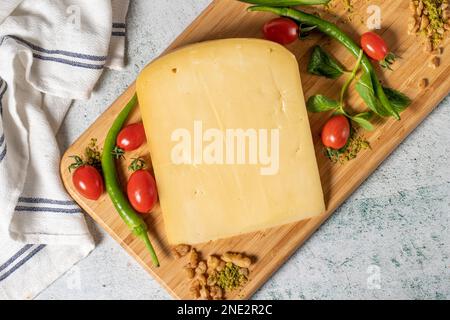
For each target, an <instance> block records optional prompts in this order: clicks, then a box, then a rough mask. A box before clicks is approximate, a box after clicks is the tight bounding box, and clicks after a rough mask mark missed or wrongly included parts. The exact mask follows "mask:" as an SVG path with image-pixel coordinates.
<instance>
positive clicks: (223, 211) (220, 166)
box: [136, 39, 325, 244]
mask: <svg viewBox="0 0 450 320" xmlns="http://www.w3.org/2000/svg"><path fill="white" fill-rule="evenodd" d="M136 87H137V95H138V100H139V105H140V111H141V114H142V119H143V122H144V126H145V131H146V134H147V138H148V145H149V149H150V155H151V158H152V165H153V168H154V171H155V178H156V182H157V186H158V193H159V199H160V204H161V209H162V212H163V217H164V224H165V229H166V233H167V237H168V240H169V242H170V243H171V244H178V243H187V244H196V243H201V242H206V241H209V240H215V239H220V238H226V237H230V236H235V235H239V234H242V233H247V232H252V231H257V230H263V229H266V228H270V227H275V226H279V225H282V224H286V223H291V222H294V221H299V220H302V219H307V218H310V217H313V216H317V215H319V214H321V213H322V212H324V210H325V204H324V200H323V193H322V187H321V183H320V177H319V172H318V168H317V162H316V158H315V153H314V147H313V142H312V137H311V131H310V127H309V121H308V115H307V111H306V107H305V100H304V97H303V92H302V87H301V82H300V74H299V70H298V65H297V61H296V59H295V57H294V56H293V55H292V53H290V52H289V51H288V50H287V49H286V48H284V47H283V46H280V45H278V44H276V43H273V42H269V41H265V40H258V39H224V40H214V41H207V42H202V43H197V44H193V45H189V46H187V47H183V48H181V49H179V50H177V51H174V52H172V53H169V54H167V55H165V56H163V57H160V58H159V59H157V60H155V61H154V62H152V63H151V64H149V65H148V66H147V67H146V68H145V69H144V70H143V71H142V73H141V74H140V75H139V77H138V79H137V83H136ZM239 130H240V131H239ZM264 132H265V133H264ZM228 133H229V135H230V137H235V138H236V136H234V135H233V134H235V135H237V134H243V133H244V135H243V138H242V139H241V140H240V142H241V143H240V144H239V141H238V138H236V139H231V138H229V137H228V136H227V134H228ZM255 137H256V138H255ZM228 138H229V140H227V139H228ZM233 143H234V145H233ZM277 145H278V152H276V151H277V150H276V149H277V148H276V146H277ZM188 146H189V148H188ZM220 146H222V147H220ZM227 147H228V148H227ZM239 148H241V149H239ZM187 150H190V152H187ZM232 150H234V154H233V152H232ZM239 157H240V158H239ZM238 158H239V159H238Z"/></svg>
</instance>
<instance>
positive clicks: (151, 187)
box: [127, 170, 158, 213]
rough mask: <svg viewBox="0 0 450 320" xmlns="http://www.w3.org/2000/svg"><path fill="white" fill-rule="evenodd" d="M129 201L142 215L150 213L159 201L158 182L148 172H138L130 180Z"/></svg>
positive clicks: (128, 187) (128, 188)
mask: <svg viewBox="0 0 450 320" xmlns="http://www.w3.org/2000/svg"><path fill="white" fill-rule="evenodd" d="M127 194H128V200H130V203H131V205H132V206H133V208H134V209H135V210H136V211H138V212H140V213H148V212H150V211H151V210H152V209H153V207H154V206H155V203H156V201H157V200H158V191H157V190H156V182H155V179H154V178H153V176H152V175H151V173H150V172H148V171H147V170H137V171H135V172H133V173H132V174H131V176H130V179H128V185H127Z"/></svg>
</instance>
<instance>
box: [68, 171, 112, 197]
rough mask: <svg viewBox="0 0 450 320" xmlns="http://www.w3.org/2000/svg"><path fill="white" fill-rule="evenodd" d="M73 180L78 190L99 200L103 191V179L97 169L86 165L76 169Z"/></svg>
mask: <svg viewBox="0 0 450 320" xmlns="http://www.w3.org/2000/svg"><path fill="white" fill-rule="evenodd" d="M72 182H73V185H74V186H75V188H76V189H77V191H78V192H79V193H80V194H81V195H82V196H83V197H85V198H87V199H91V200H97V199H98V198H99V197H100V196H101V195H102V193H103V190H104V185H103V179H102V176H101V175H100V173H99V172H98V170H97V169H95V168H94V167H92V166H89V165H84V166H81V167H79V168H77V169H76V170H75V172H74V173H73V175H72Z"/></svg>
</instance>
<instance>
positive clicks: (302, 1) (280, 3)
mask: <svg viewBox="0 0 450 320" xmlns="http://www.w3.org/2000/svg"><path fill="white" fill-rule="evenodd" d="M241 1H242V2H247V3H252V4H258V5H265V6H273V7H287V6H308V5H316V4H327V3H328V2H330V0H241Z"/></svg>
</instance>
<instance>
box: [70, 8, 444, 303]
mask: <svg viewBox="0 0 450 320" xmlns="http://www.w3.org/2000/svg"><path fill="white" fill-rule="evenodd" d="M334 2H336V1H334ZM372 2H373V3H374V4H378V5H379V6H380V7H381V10H382V11H381V12H382V30H380V32H381V33H382V34H383V37H384V38H385V39H386V41H387V42H388V45H389V46H390V48H391V50H392V51H394V52H396V53H397V54H398V55H399V56H401V59H399V60H398V61H397V62H396V63H395V65H394V68H395V72H387V71H381V70H378V71H379V72H378V74H380V75H381V79H382V81H383V83H384V84H385V85H388V86H390V87H393V88H396V89H398V90H401V91H402V92H404V93H405V94H407V95H408V96H409V97H411V98H412V99H413V104H412V105H411V106H410V107H409V109H408V110H407V111H405V112H403V113H402V119H401V121H395V120H393V119H389V120H382V119H378V120H376V122H375V124H376V127H377V128H376V130H375V131H374V132H372V133H367V134H366V138H367V139H368V140H369V141H370V143H371V146H372V150H367V151H363V152H362V153H360V154H359V155H358V157H357V159H355V160H353V161H351V162H349V163H347V164H345V165H336V164H332V163H331V162H330V161H329V160H328V159H326V158H325V156H324V155H323V152H322V147H321V143H320V141H319V132H320V128H321V127H322V125H323V123H324V121H325V120H326V119H327V116H326V115H324V114H310V123H311V129H312V132H313V138H314V144H315V148H316V155H317V161H318V165H319V170H320V175H321V181H322V186H323V190H324V194H325V201H326V205H327V208H328V209H327V211H326V212H324V213H323V214H322V215H321V216H319V217H316V218H314V219H309V220H306V221H301V222H298V223H295V224H289V225H285V226H282V227H279V228H273V229H269V230H263V231H260V232H254V233H251V234H246V235H242V236H238V237H233V238H228V239H224V240H219V241H214V242H209V243H205V244H202V245H199V246H197V248H198V249H199V250H200V251H201V252H202V254H203V255H204V256H205V257H206V256H207V255H209V254H221V253H223V252H225V251H228V250H232V251H243V252H246V253H247V254H249V255H251V256H254V258H255V259H256V261H257V262H256V263H255V264H254V266H253V267H252V269H251V279H250V281H249V283H248V284H247V285H246V286H245V287H244V288H243V290H241V291H239V292H232V293H229V294H228V298H229V299H241V298H242V299H245V298H249V297H250V296H251V295H252V294H253V293H254V292H255V291H256V290H257V289H258V288H259V287H260V286H261V285H262V284H263V283H264V282H265V281H267V279H268V278H269V277H270V276H271V275H272V273H273V272H274V271H276V270H277V269H278V268H279V267H280V266H281V265H282V264H283V263H284V262H285V261H286V259H287V258H288V257H289V256H290V255H291V254H292V253H293V252H294V251H295V250H297V249H298V248H299V246H300V245H301V244H302V243H303V242H304V241H305V240H306V239H308V237H309V236H310V235H311V234H312V233H313V232H314V231H315V230H316V229H317V228H318V227H319V226H320V225H321V224H322V223H323V222H324V221H325V220H326V219H327V218H328V217H329V216H330V215H331V213H332V212H333V211H334V210H335V209H336V208H337V207H338V206H339V205H340V204H341V203H342V202H343V201H344V200H345V199H347V197H348V196H349V195H350V194H351V193H352V192H353V191H354V190H355V189H356V188H357V187H358V186H359V185H360V184H361V183H362V182H363V181H364V180H365V179H366V178H367V177H368V176H369V175H370V174H371V173H372V172H373V171H374V170H375V169H376V168H377V167H378V166H379V165H380V163H381V162H382V161H383V160H384V159H385V158H386V157H387V156H388V155H389V154H390V153H391V152H392V151H393V150H394V149H395V148H396V147H397V145H398V144H400V143H401V142H402V140H403V139H404V138H405V137H406V136H407V135H408V134H409V133H410V132H411V131H412V130H413V129H414V128H415V127H416V126H417V125H418V124H419V123H420V122H421V121H422V120H423V119H424V118H425V117H426V116H427V115H428V114H429V113H430V112H431V111H432V110H433V108H434V107H435V106H436V105H437V104H438V103H439V102H440V101H441V100H442V99H443V98H444V97H445V96H446V95H447V94H448V93H449V90H450V80H449V79H448V75H449V72H450V64H449V63H448V62H446V61H449V59H450V53H449V51H448V50H444V52H443V54H442V55H441V61H443V63H442V64H441V66H440V67H439V68H437V69H432V68H430V67H428V61H429V60H430V58H431V56H430V55H429V54H427V53H425V52H424V51H423V49H422V47H423V46H422V43H421V39H420V38H418V37H416V36H408V35H407V33H406V29H407V19H408V16H409V13H408V1H407V0H403V1H372ZM336 3H337V5H336V6H334V7H332V8H331V10H330V12H321V13H322V14H323V16H324V17H326V18H328V19H331V20H333V21H335V22H337V23H338V24H339V25H340V26H341V27H342V28H343V29H344V30H345V31H347V32H349V33H350V34H352V35H353V36H354V38H355V39H356V38H357V37H356V35H357V34H360V33H362V32H364V31H366V30H367V29H366V27H365V25H364V24H363V23H362V21H364V20H365V18H366V16H367V14H366V8H367V5H368V4H367V3H366V1H356V4H355V7H354V12H353V13H351V14H347V15H346V17H350V19H351V21H349V20H348V19H346V21H344V22H343V21H340V20H339V19H338V18H337V16H342V15H343V12H344V9H343V8H342V7H341V6H340V3H341V2H340V1H338V2H336ZM371 4H372V3H371ZM245 8H246V5H244V4H241V3H239V2H237V1H233V0H216V1H214V2H213V3H212V4H211V5H210V6H209V7H208V8H207V9H206V10H205V11H204V12H203V13H202V14H201V15H200V16H199V17H198V18H197V19H196V20H195V21H194V22H193V23H192V24H191V25H190V26H189V27H188V28H187V29H186V30H185V31H184V32H183V33H182V34H181V35H180V36H179V37H178V38H177V39H176V40H175V41H174V43H173V44H172V45H170V47H169V48H168V49H167V50H172V49H174V48H177V47H180V46H183V45H185V44H189V43H194V42H198V41H203V40H208V39H219V38H232V37H261V34H260V28H261V26H262V24H263V23H264V22H265V21H266V20H267V19H268V18H270V17H272V16H271V15H270V14H265V13H257V12H254V13H249V12H246V10H245ZM308 10H309V11H319V12H320V9H318V8H308ZM315 44H321V45H322V46H324V47H325V48H326V49H327V50H329V51H330V52H332V53H333V55H334V56H336V57H337V59H338V60H339V61H341V62H343V64H344V65H345V66H347V67H348V68H351V66H352V64H353V63H354V58H353V57H352V56H350V54H349V53H348V52H347V51H346V50H345V49H344V48H343V47H342V46H340V45H339V44H337V43H336V42H334V41H330V39H327V38H325V37H324V36H321V35H313V36H312V37H311V38H309V39H308V40H304V41H298V42H296V43H295V44H292V45H289V46H288V48H289V49H290V50H291V51H292V52H293V53H294V54H295V55H296V57H297V58H298V60H299V64H300V72H301V77H302V85H303V89H304V92H305V96H306V97H309V96H310V95H312V94H315V93H319V92H320V93H322V94H326V95H328V96H330V97H337V96H338V92H339V88H340V85H341V84H342V81H343V79H339V80H327V79H322V78H318V77H315V76H311V75H309V74H307V73H306V65H307V59H308V56H309V52H310V50H311V47H312V46H313V45H315ZM422 78H427V79H428V81H429V86H428V87H427V88H426V89H425V90H419V89H418V86H417V84H418V81H419V80H420V79H422ZM133 93H134V84H132V85H131V86H130V87H129V88H128V90H126V91H125V92H124V93H123V94H122V95H121V96H120V97H119V98H118V99H117V100H116V101H115V102H114V103H113V104H112V105H111V107H110V108H109V109H108V110H107V111H106V112H105V113H104V114H102V115H101V116H100V117H99V118H98V119H97V120H96V121H95V123H94V124H93V125H92V126H91V127H90V128H89V129H88V130H86V132H85V133H84V134H83V135H82V136H81V137H80V138H79V139H78V140H77V141H76V142H75V143H74V144H73V145H72V146H71V147H70V148H69V149H68V150H67V151H66V153H65V154H64V156H63V158H62V161H61V177H62V180H63V182H64V185H65V187H66V188H67V190H68V192H69V193H70V195H71V196H72V197H73V198H74V199H75V201H76V202H77V203H78V204H79V205H80V206H81V207H82V208H83V209H84V210H85V211H86V212H87V213H88V214H89V215H91V216H92V217H93V218H94V219H95V221H97V222H98V223H99V224H100V225H101V226H102V227H103V228H104V229H105V230H106V231H107V232H108V233H109V234H110V235H111V236H112V237H113V238H114V239H116V240H117V241H118V242H119V243H120V244H121V245H122V246H123V247H124V248H125V249H126V250H127V251H128V252H129V253H130V254H131V255H132V256H133V257H134V258H135V259H136V260H137V261H138V262H139V263H140V264H141V265H142V266H143V267H144V268H145V269H146V270H147V271H148V272H149V273H151V274H152V275H153V276H154V277H155V278H156V279H157V280H158V281H159V282H160V283H161V284H162V285H163V286H164V287H165V288H166V289H167V290H168V291H169V292H170V293H171V294H172V295H173V296H174V297H175V298H189V296H188V288H189V286H188V282H187V280H185V277H184V274H183V272H182V270H181V269H182V267H183V266H184V265H185V264H186V261H185V260H183V259H181V260H175V259H173V258H172V257H171V255H170V252H169V250H170V248H168V245H167V239H166V237H165V233H164V221H163V219H162V215H161V212H160V209H159V208H157V209H156V210H155V212H154V213H152V214H151V215H150V216H148V217H147V218H146V221H147V223H148V225H149V227H150V235H151V239H152V241H153V243H154V245H155V247H156V251H157V254H158V256H159V258H160V261H161V267H160V268H157V269H155V268H153V267H151V262H150V257H149V255H148V253H147V251H146V249H145V247H144V244H143V243H142V242H141V241H140V240H138V239H136V238H135V237H134V236H133V235H131V234H130V231H129V230H128V228H127V227H126V226H125V224H124V223H123V222H122V221H121V219H120V218H119V217H118V215H117V213H116V212H115V210H114V208H113V206H112V203H111V202H110V200H109V199H108V197H107V195H103V196H102V197H101V198H100V200H99V201H89V200H86V199H84V198H82V197H80V196H79V195H78V193H77V192H76V191H75V190H74V188H73V185H72V183H71V176H70V174H69V172H68V171H67V169H66V168H67V166H68V165H69V163H70V161H71V160H70V159H69V158H68V156H69V155H73V154H81V153H82V152H83V149H84V147H85V146H86V145H87V144H88V142H89V140H90V139H91V138H92V137H95V138H97V139H98V141H99V144H100V145H101V144H102V143H103V139H104V138H105V135H106V132H107V130H108V128H109V127H110V124H111V123H112V122H113V120H114V118H115V116H116V115H117V114H118V112H119V110H121V108H122V107H123V106H124V105H125V103H126V102H127V101H128V100H129V99H130V98H131V96H132V95H133ZM349 97H350V98H349V99H348V104H349V105H350V106H353V107H354V109H355V110H359V109H361V108H363V104H362V101H361V100H360V99H359V98H358V96H357V95H356V94H354V92H353V91H350V93H349ZM136 110H137V109H136ZM139 117H140V116H139V113H138V111H136V112H134V113H133V115H132V116H131V117H130V119H129V122H130V123H131V122H135V121H137V120H138V119H139ZM136 155H141V156H144V157H147V158H148V159H149V154H148V153H147V151H146V148H145V146H143V147H141V148H140V149H139V150H137V151H136V152H135V154H133V155H130V156H129V157H128V158H130V157H133V156H136ZM120 176H121V179H122V180H123V182H124V181H125V179H126V176H127V173H126V168H125V164H124V163H122V164H121V168H120Z"/></svg>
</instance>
